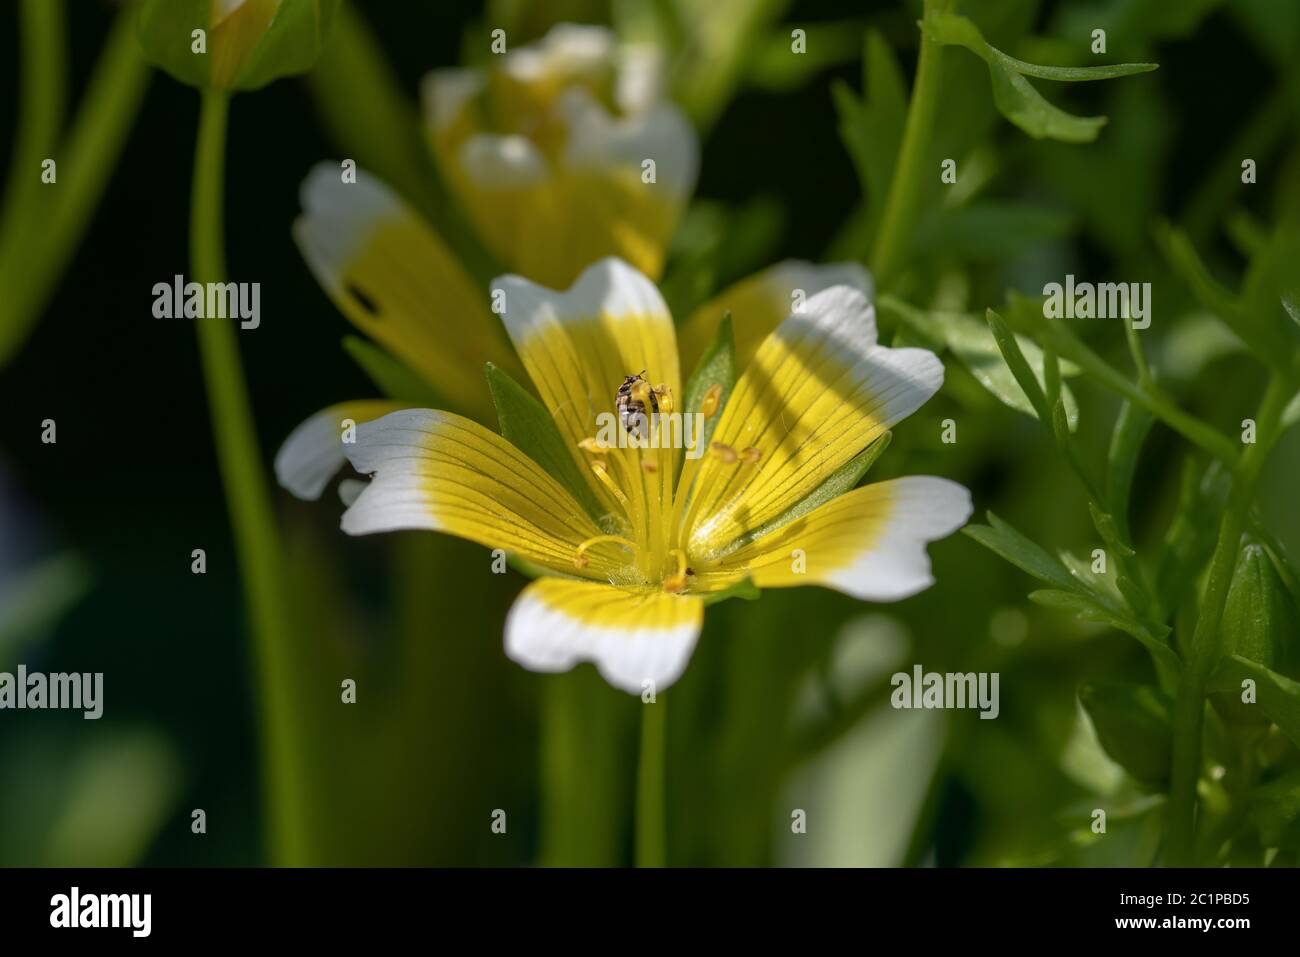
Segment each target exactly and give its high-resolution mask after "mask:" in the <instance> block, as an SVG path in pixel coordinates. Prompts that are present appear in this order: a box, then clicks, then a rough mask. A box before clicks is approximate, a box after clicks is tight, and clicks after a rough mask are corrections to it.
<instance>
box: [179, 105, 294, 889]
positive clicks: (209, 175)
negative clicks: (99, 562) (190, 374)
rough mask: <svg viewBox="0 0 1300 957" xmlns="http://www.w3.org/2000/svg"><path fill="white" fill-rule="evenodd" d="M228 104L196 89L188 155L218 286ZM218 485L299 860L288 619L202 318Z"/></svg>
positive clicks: (272, 799)
mask: <svg viewBox="0 0 1300 957" xmlns="http://www.w3.org/2000/svg"><path fill="white" fill-rule="evenodd" d="M229 108H230V100H229V98H228V96H227V94H226V93H224V92H222V91H216V90H209V91H206V92H204V94H203V101H202V108H201V111H200V113H199V131H198V143H197V145H196V148H195V153H194V182H193V194H192V196H191V207H190V259H191V272H192V273H193V278H194V279H195V280H196V281H198V282H221V281H224V277H225V274H226V263H225V236H224V233H225V230H224V225H223V213H222V206H223V198H224V178H225V149H226V125H227V118H228V114H229ZM196 328H197V330H198V340H199V355H200V359H201V362H202V366H203V376H204V380H205V383H206V386H207V393H208V404H209V406H210V408H211V413H212V428H213V433H214V437H215V440H216V446H217V457H218V460H219V461H220V465H221V478H222V483H223V486H224V488H225V494H226V500H227V502H228V503H229V508H230V518H231V523H232V525H233V527H234V538H235V547H236V549H237V551H238V556H239V565H240V571H241V575H242V579H243V585H244V592H245V595H246V596H247V601H248V605H249V614H250V618H251V624H252V632H253V642H254V657H255V660H256V666H257V673H258V674H257V677H258V685H259V692H260V694H259V698H260V706H261V709H262V735H261V742H262V762H263V774H264V780H263V788H264V798H265V800H266V803H267V815H268V820H269V827H270V845H271V847H270V857H271V860H272V861H273V862H274V863H276V864H289V865H299V864H303V863H305V862H306V855H307V849H308V841H307V837H306V834H307V828H306V825H307V818H306V815H305V813H304V811H305V809H306V807H307V802H306V798H307V794H306V788H305V786H304V776H303V774H302V773H301V756H302V751H301V749H300V748H299V747H298V746H297V740H298V739H297V731H298V729H297V727H296V723H295V714H296V713H297V710H298V709H297V708H296V706H295V701H294V699H293V696H292V695H291V694H290V693H289V689H290V688H292V683H291V682H290V681H289V680H288V679H289V676H290V671H291V669H292V666H293V661H292V655H291V654H290V650H289V644H288V641H289V635H290V626H291V621H292V619H291V616H290V613H289V608H288V605H287V603H286V601H285V598H284V596H285V594H286V593H285V589H284V588H283V587H282V580H281V575H282V566H281V561H280V546H279V541H278V538H277V533H276V528H275V522H274V516H273V514H272V511H271V499H270V495H269V493H268V491H267V487H266V484H265V482H264V476H265V475H266V470H265V469H264V468H263V466H262V461H261V455H260V453H259V451H258V448H257V443H256V438H255V437H256V435H257V432H256V429H255V428H254V425H253V415H252V410H251V409H250V407H249V402H248V393H247V389H246V387H245V385H244V373H243V369H242V368H241V365H240V360H239V348H238V346H237V344H236V342H235V328H236V327H235V325H234V323H232V322H231V321H229V320H223V319H216V318H207V319H199V320H198V321H197V324H196Z"/></svg>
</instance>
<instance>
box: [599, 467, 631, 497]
mask: <svg viewBox="0 0 1300 957" xmlns="http://www.w3.org/2000/svg"><path fill="white" fill-rule="evenodd" d="M591 470H592V472H594V473H595V474H596V478H598V479H600V484H602V485H604V486H605V488H607V489H609V492H610V494H611V495H613V496H614V497H615V498H616V499H618V500H619V502H620V503H621V504H622V506H623V507H624V508H631V503H629V502H628V500H627V496H626V495H624V494H623V493H622V492H621V491H620V490H619V487H618V486H617V485H615V484H614V480H613V479H612V478H610V477H609V468H608V466H606V465H605V463H604V462H592V463H591Z"/></svg>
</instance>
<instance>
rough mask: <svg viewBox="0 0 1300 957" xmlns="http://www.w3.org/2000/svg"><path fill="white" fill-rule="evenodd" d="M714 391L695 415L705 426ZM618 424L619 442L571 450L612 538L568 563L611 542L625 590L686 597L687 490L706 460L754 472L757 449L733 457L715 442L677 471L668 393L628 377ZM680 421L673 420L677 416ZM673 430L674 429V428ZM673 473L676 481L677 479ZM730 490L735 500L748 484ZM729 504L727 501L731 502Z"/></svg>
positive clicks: (716, 397)
mask: <svg viewBox="0 0 1300 957" xmlns="http://www.w3.org/2000/svg"><path fill="white" fill-rule="evenodd" d="M720 398H721V388H720V387H719V386H716V385H715V386H713V387H711V388H710V389H709V390H708V392H706V393H705V396H704V399H703V401H702V402H701V405H700V411H699V412H698V413H695V414H696V415H699V416H701V417H702V418H703V419H704V420H707V419H711V418H713V416H715V415H717V414H718V412H719V411H720V406H721V402H720ZM616 401H617V405H618V409H619V422H620V424H621V425H622V428H623V430H624V432H625V433H626V434H625V436H623V437H620V440H619V441H618V442H617V443H610V442H609V441H608V440H606V441H605V442H602V441H600V440H599V439H597V438H585V439H583V440H582V441H581V442H579V443H578V447H579V448H581V449H582V450H583V451H584V452H586V453H587V454H588V467H589V468H590V469H591V472H592V474H593V475H594V476H595V477H596V481H597V483H598V485H599V486H600V487H601V488H602V489H604V491H605V492H606V493H607V494H608V499H607V502H606V504H608V505H609V506H610V511H611V515H612V517H613V519H614V523H615V524H616V525H617V526H618V528H617V531H618V534H614V533H613V532H614V531H615V530H613V529H611V530H610V532H611V533H610V534H605V535H598V536H594V537H592V538H589V539H588V540H587V541H585V542H583V543H582V544H581V545H579V546H578V548H577V550H576V552H575V554H574V558H573V563H574V566H575V567H577V568H582V567H584V566H585V565H586V564H587V559H586V557H585V552H586V551H587V550H588V549H589V548H591V547H592V546H594V545H596V544H598V543H600V542H616V543H618V544H620V545H623V546H625V547H626V548H628V549H629V550H630V551H631V552H632V556H631V559H632V560H631V563H630V574H629V579H630V581H629V582H627V584H633V583H635V584H638V585H648V586H653V587H660V588H662V589H663V590H664V591H668V592H673V593H679V592H685V591H689V590H690V588H691V585H692V579H693V578H694V576H695V573H694V571H693V570H692V569H691V562H690V557H689V556H688V555H687V552H686V548H685V544H684V541H683V534H684V532H683V530H684V529H685V528H687V527H689V523H688V519H690V518H691V517H692V512H691V510H690V507H689V506H690V500H691V488H692V485H693V483H694V481H695V478H696V476H697V475H698V472H699V468H700V463H701V462H703V461H704V460H705V457H706V456H707V457H708V458H711V459H713V460H714V461H716V462H721V463H722V464H724V465H730V466H735V467H736V468H737V469H744V468H753V467H755V466H757V465H758V463H759V462H760V461H761V459H762V453H761V452H760V451H759V450H758V449H754V448H747V449H743V450H739V451H738V450H736V449H734V448H732V447H731V446H729V445H726V444H725V443H722V442H710V443H709V446H708V448H707V449H705V450H703V454H697V455H695V456H689V455H688V456H687V457H686V460H685V463H684V464H683V465H682V466H681V468H680V470H679V468H678V463H679V454H680V452H681V448H679V446H680V445H682V444H683V437H684V436H685V435H686V432H687V430H686V429H685V428H683V427H682V426H681V424H680V423H676V424H674V423H673V422H671V421H670V420H671V418H672V416H673V410H674V402H673V395H672V391H671V390H670V389H668V388H667V387H666V386H662V385H659V386H654V387H653V388H652V387H651V386H650V384H649V382H648V381H646V380H645V379H644V378H642V377H641V376H628V377H627V380H626V381H625V382H624V384H623V386H622V387H621V388H620V389H619V391H618V396H617V399H616ZM679 418H680V417H679ZM674 425H675V427H674ZM679 471H680V474H679ZM737 479H738V480H737V481H734V483H728V484H735V485H736V486H737V487H738V488H737V491H736V493H735V495H739V494H740V490H743V488H744V486H745V485H747V484H748V480H747V478H743V477H737ZM733 497H734V496H733Z"/></svg>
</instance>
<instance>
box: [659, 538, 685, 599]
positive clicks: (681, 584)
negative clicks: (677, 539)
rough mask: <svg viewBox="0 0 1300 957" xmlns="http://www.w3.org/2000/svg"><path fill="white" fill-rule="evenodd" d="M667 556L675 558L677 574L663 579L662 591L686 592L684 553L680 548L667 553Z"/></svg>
mask: <svg viewBox="0 0 1300 957" xmlns="http://www.w3.org/2000/svg"><path fill="white" fill-rule="evenodd" d="M668 554H669V555H672V556H676V557H677V574H675V575H671V576H669V577H668V578H665V579H664V591H667V592H673V593H676V592H680V591H685V590H686V553H685V552H684V551H682V550H681V549H680V548H674V549H672V550H671V551H669V552H668Z"/></svg>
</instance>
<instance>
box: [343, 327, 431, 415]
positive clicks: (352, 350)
mask: <svg viewBox="0 0 1300 957" xmlns="http://www.w3.org/2000/svg"><path fill="white" fill-rule="evenodd" d="M343 350H344V351H345V352H346V353H347V354H348V355H350V356H351V357H352V359H353V361H354V362H356V364H357V365H359V366H361V370H362V371H363V372H365V374H366V375H368V376H369V377H370V381H371V382H373V383H374V384H375V385H376V386H378V387H379V391H380V392H382V393H384V395H386V396H388V397H389V398H390V399H397V400H399V401H401V402H411V403H413V404H414V405H416V406H419V407H422V408H428V409H441V408H443V407H444V406H445V405H446V402H445V400H443V399H442V397H441V396H439V395H438V394H437V392H435V391H434V390H433V389H431V388H430V387H429V385H428V383H426V382H425V381H424V379H422V378H421V377H420V376H419V375H417V374H416V373H414V372H412V371H411V369H410V367H409V366H407V365H406V363H404V362H402V361H401V360H400V359H397V358H395V357H394V356H393V355H392V353H390V352H388V351H387V350H385V349H381V348H380V347H379V346H377V345H375V344H374V343H373V342H370V341H369V340H367V339H362V338H361V337H360V336H344V337H343Z"/></svg>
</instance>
